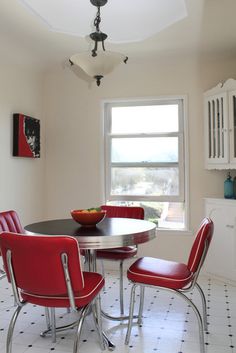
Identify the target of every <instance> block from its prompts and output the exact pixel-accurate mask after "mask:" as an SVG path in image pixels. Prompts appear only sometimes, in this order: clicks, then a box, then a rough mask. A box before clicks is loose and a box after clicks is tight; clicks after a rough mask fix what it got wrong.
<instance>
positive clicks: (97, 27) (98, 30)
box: [94, 6, 101, 32]
mask: <svg viewBox="0 0 236 353" xmlns="http://www.w3.org/2000/svg"><path fill="white" fill-rule="evenodd" d="M100 23H101V16H100V6H98V11H97V15H96V17H95V19H94V26H95V27H96V31H97V32H100V28H99V25H100Z"/></svg>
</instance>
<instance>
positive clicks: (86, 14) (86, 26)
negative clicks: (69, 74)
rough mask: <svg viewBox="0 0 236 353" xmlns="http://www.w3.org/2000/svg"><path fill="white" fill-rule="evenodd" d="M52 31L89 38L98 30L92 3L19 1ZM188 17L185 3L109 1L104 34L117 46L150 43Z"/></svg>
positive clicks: (179, 0)
mask: <svg viewBox="0 0 236 353" xmlns="http://www.w3.org/2000/svg"><path fill="white" fill-rule="evenodd" d="M18 1H19V2H20V3H22V4H23V5H25V6H26V7H27V8H28V9H29V10H30V11H31V12H32V13H33V14H34V15H35V16H37V17H38V18H39V19H41V21H43V22H44V23H45V24H46V25H47V26H48V27H49V29H50V30H52V31H54V32H59V33H65V34H70V35H76V36H79V37H85V36H86V35H88V34H89V33H91V32H92V31H93V30H94V26H93V20H94V18H95V16H96V12H97V11H96V7H94V6H93V5H92V4H91V3H90V1H89V0H18ZM186 16H187V10H186V6H185V1H184V0H108V2H107V4H106V5H105V6H103V7H101V19H102V21H101V24H100V28H101V30H102V32H105V33H107V34H108V40H109V41H110V42H113V43H125V42H137V41H142V40H144V39H147V38H149V37H151V36H153V35H154V34H156V33H158V32H160V31H161V30H163V29H164V28H166V27H168V26H170V25H171V24H173V23H175V22H177V21H180V20H181V19H183V18H185V17H186Z"/></svg>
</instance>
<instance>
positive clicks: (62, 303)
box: [21, 272, 105, 308]
mask: <svg viewBox="0 0 236 353" xmlns="http://www.w3.org/2000/svg"><path fill="white" fill-rule="evenodd" d="M83 276H84V288H83V289H82V290H81V291H79V292H76V293H74V298H75V306H76V307H77V308H80V307H83V306H85V305H87V304H88V303H90V302H91V301H92V300H93V299H94V298H95V297H96V295H97V294H98V293H99V292H100V290H101V289H102V287H103V286H104V284H105V281H104V278H103V277H102V276H101V275H100V274H99V273H95V272H83ZM21 296H22V299H23V300H25V301H27V302H29V303H32V304H36V305H41V306H46V307H52V308H54V307H55V308H66V307H70V301H69V297H68V294H67V293H61V294H60V295H59V294H58V295H57V296H53V295H52V296H50V295H48V296H45V295H34V294H32V293H27V292H25V291H21Z"/></svg>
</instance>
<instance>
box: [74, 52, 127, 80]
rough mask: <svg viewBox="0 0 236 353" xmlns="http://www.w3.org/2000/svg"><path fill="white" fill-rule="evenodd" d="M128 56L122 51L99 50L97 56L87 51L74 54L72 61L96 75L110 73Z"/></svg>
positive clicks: (88, 73) (86, 71) (87, 72)
mask: <svg viewBox="0 0 236 353" xmlns="http://www.w3.org/2000/svg"><path fill="white" fill-rule="evenodd" d="M126 58H127V57H126V56H125V55H123V54H120V53H116V52H112V51H102V50H101V51H99V50H98V51H97V56H94V57H93V56H92V54H91V51H87V52H83V53H78V54H75V55H72V57H71V58H70V61H71V62H72V63H73V64H74V65H77V66H79V67H80V68H81V69H82V70H83V71H84V72H85V73H86V74H87V75H89V76H91V77H96V76H105V75H107V74H109V73H110V72H112V71H113V70H114V69H115V68H116V66H118V65H119V64H121V63H122V62H124V61H125V60H126Z"/></svg>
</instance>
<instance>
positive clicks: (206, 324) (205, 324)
mask: <svg viewBox="0 0 236 353" xmlns="http://www.w3.org/2000/svg"><path fill="white" fill-rule="evenodd" d="M195 286H196V287H197V289H198V291H199V293H200V297H201V300H202V311H203V325H204V330H205V331H207V330H208V322H207V306H206V298H205V294H204V292H203V290H202V288H201V287H200V285H199V284H198V283H197V282H196V283H195Z"/></svg>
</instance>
